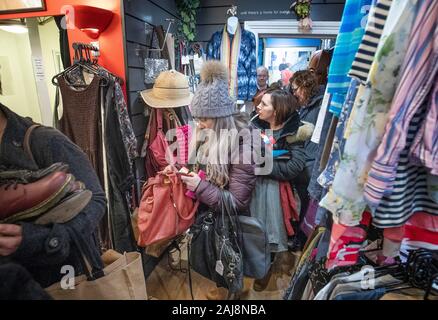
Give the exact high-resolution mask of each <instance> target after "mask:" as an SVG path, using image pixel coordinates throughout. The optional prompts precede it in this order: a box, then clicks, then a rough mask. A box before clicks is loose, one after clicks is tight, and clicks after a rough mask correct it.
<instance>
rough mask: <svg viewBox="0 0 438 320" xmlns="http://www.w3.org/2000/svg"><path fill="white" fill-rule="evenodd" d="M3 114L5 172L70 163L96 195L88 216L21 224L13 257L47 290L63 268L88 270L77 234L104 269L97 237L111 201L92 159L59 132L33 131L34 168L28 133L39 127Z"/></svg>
mask: <svg viewBox="0 0 438 320" xmlns="http://www.w3.org/2000/svg"><path fill="white" fill-rule="evenodd" d="M0 110H1V111H2V112H3V113H4V114H5V115H6V117H7V119H8V123H7V127H6V130H5V132H4V135H3V139H2V142H1V145H0V148H1V149H0V150H1V151H0V167H2V168H3V170H4V169H12V168H18V169H20V168H21V169H29V170H36V169H38V168H45V167H48V166H50V165H51V164H53V163H55V162H64V163H66V164H68V165H69V167H70V172H71V173H72V174H73V175H74V176H75V178H76V180H79V181H82V182H83V183H84V184H85V186H86V188H87V189H88V190H90V191H92V193H93V197H92V199H91V201H90V202H89V204H88V205H87V206H86V207H85V208H84V209H83V210H82V212H81V213H80V214H78V215H77V216H76V217H75V218H74V219H73V220H71V221H69V222H67V223H65V224H52V225H47V226H46V225H44V226H43V225H35V224H33V223H29V222H22V223H20V224H21V226H22V229H23V241H22V243H21V245H20V246H19V248H18V250H17V251H16V252H15V253H13V254H12V255H11V256H10V257H8V258H9V259H11V260H13V261H14V262H16V263H19V264H21V265H22V266H24V267H25V268H26V269H27V270H28V271H29V272H30V273H31V275H32V276H33V277H34V278H35V280H36V281H38V282H39V284H40V285H41V286H43V287H46V286H49V285H50V284H52V283H54V282H57V281H59V280H60V278H61V276H62V275H61V274H60V271H61V267H62V266H63V265H67V264H69V265H72V266H73V267H74V268H75V271H76V275H78V274H80V273H82V270H83V269H82V264H81V263H80V261H81V260H80V258H79V250H78V249H77V246H75V245H73V241H72V232H71V231H72V230H73V233H74V234H78V235H81V238H82V239H83V241H81V243H87V246H86V247H84V248H83V250H85V251H89V252H88V256H89V259H90V260H91V261H90V262H91V263H92V264H93V265H94V266H96V267H99V268H101V267H102V266H103V265H102V261H101V260H100V250H99V248H98V245H97V241H96V237H95V234H94V233H95V232H96V230H97V226H98V224H99V221H100V220H101V219H102V217H103V215H104V213H105V206H106V199H105V194H104V192H103V190H102V187H101V186H100V183H99V180H98V178H97V176H96V173H95V172H94V170H93V168H92V166H91V164H90V162H89V161H88V159H87V156H86V155H85V153H83V152H82V150H81V149H79V147H78V146H76V145H75V144H73V143H72V142H71V141H70V140H69V139H68V138H67V137H66V136H65V135H63V134H62V133H61V132H59V131H58V130H56V129H53V128H49V127H40V128H37V129H35V130H34V131H33V133H32V136H31V139H30V144H31V149H32V153H33V156H34V158H35V161H36V163H34V162H33V161H32V160H31V159H30V158H29V157H28V155H27V154H26V152H25V151H24V149H23V142H24V135H25V132H26V130H27V128H28V127H29V126H31V125H32V124H33V122H32V121H31V119H29V118H23V117H20V116H19V115H17V114H16V113H14V112H12V111H11V110H9V109H8V108H6V107H5V106H3V105H2V104H0ZM69 230H70V231H69ZM0 258H1V257H0ZM0 260H1V259H0Z"/></svg>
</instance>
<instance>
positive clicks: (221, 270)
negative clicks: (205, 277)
mask: <svg viewBox="0 0 438 320" xmlns="http://www.w3.org/2000/svg"><path fill="white" fill-rule="evenodd" d="M215 270H216V272H217V273H219V274H220V275H221V276H223V275H224V265H223V264H222V261H220V260H218V261H216V268H215Z"/></svg>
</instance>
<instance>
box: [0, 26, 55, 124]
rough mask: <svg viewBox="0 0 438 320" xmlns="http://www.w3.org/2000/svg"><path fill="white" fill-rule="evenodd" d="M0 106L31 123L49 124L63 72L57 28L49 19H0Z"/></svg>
mask: <svg viewBox="0 0 438 320" xmlns="http://www.w3.org/2000/svg"><path fill="white" fill-rule="evenodd" d="M0 42H1V44H2V45H1V46H0V83H1V86H0V87H1V88H2V89H1V91H0V103H2V104H4V105H6V106H7V107H8V108H10V109H11V110H13V111H14V112H16V113H18V114H19V115H21V116H26V117H31V118H32V119H33V120H34V121H35V122H38V123H42V124H44V125H49V126H51V125H52V122H53V120H52V119H53V116H52V115H53V108H54V104H55V94H56V88H55V87H54V86H53V84H52V82H51V80H52V77H53V76H54V75H56V74H58V73H59V72H61V71H62V70H63V63H62V59H61V48H60V41H59V29H58V27H57V25H56V23H55V20H54V18H53V17H44V18H27V19H19V20H0Z"/></svg>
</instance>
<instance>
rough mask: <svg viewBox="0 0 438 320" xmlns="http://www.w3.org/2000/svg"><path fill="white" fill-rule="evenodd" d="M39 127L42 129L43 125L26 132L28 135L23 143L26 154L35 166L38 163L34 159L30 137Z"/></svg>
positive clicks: (25, 135)
mask: <svg viewBox="0 0 438 320" xmlns="http://www.w3.org/2000/svg"><path fill="white" fill-rule="evenodd" d="M38 127H41V125H40V124H33V125H31V126H30V127H29V128H28V129H27V130H26V133H25V134H24V141H23V148H24V151H25V152H26V154H27V156H28V157H29V158H30V159H31V160H32V162H33V163H35V164H37V162H36V161H35V158H34V156H33V153H32V148H31V146H30V136H31V134H32V132H33V131H34V130H35V129H36V128H38Z"/></svg>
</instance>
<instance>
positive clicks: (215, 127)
mask: <svg viewBox="0 0 438 320" xmlns="http://www.w3.org/2000/svg"><path fill="white" fill-rule="evenodd" d="M190 109H191V113H192V116H193V118H194V119H195V121H196V123H197V126H196V128H195V130H194V133H193V134H192V140H191V147H190V149H189V150H190V151H191V154H190V156H189V162H190V163H189V164H188V165H187V167H188V168H189V169H190V170H191V172H190V173H189V175H187V174H181V180H182V181H183V182H184V183H185V184H186V186H187V189H188V190H190V191H193V192H194V193H195V197H196V199H198V200H199V202H200V205H199V209H198V215H199V213H200V212H205V211H208V210H213V211H217V210H220V208H221V203H220V199H221V193H222V190H228V191H229V193H230V194H231V197H232V199H233V202H234V204H235V206H236V208H237V211H238V213H239V214H246V215H249V210H248V205H249V202H250V200H251V194H252V190H253V188H254V186H255V181H256V176H255V174H254V168H255V166H254V164H253V161H252V157H251V156H252V150H251V148H250V147H249V148H248V147H244V144H243V141H244V140H245V139H246V138H251V131H250V127H249V119H248V116H247V115H246V114H245V113H239V112H238V111H237V108H236V104H235V102H234V101H233V99H232V98H231V97H230V96H229V94H228V77H227V71H226V69H225V66H224V65H223V64H221V63H220V62H218V61H208V62H206V63H205V64H204V66H203V68H202V70H201V83H200V84H199V86H198V88H197V90H196V93H195V95H194V97H193V100H192V103H191V106H190ZM230 137H232V138H231V139H230ZM233 137H234V138H233ZM241 138H243V139H241ZM176 170H177V169H176V168H175V167H174V166H168V167H166V168H165V170H164V172H165V173H166V172H171V171H176ZM201 170H202V171H201ZM202 172H205V179H202V178H201V176H200V175H201V174H200V173H202ZM224 291H225V292H224ZM225 294H226V290H223V292H222V293H221V294H220V293H219V291H218V290H215V291H214V292H210V293H209V294H208V298H209V299H218V298H219V299H220V298H222V299H224V298H225V297H226V295H225Z"/></svg>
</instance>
